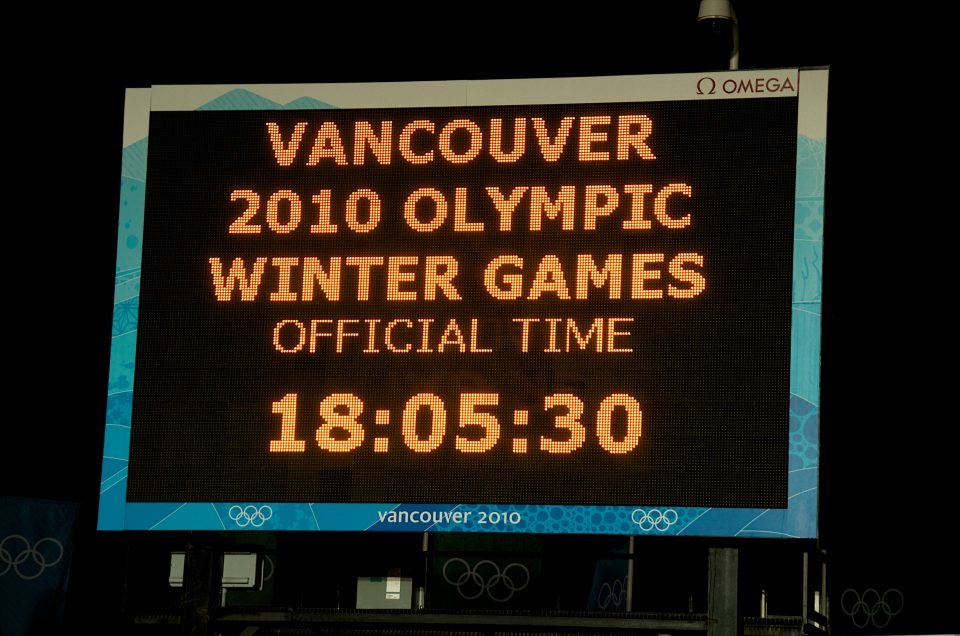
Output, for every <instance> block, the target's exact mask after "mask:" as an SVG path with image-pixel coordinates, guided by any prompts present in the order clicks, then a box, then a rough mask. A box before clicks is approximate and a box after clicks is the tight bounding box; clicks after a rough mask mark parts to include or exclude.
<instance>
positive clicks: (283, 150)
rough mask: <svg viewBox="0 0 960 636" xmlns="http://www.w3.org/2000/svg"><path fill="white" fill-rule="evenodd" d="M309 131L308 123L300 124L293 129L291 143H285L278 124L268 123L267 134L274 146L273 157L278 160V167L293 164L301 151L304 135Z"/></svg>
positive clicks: (302, 122)
mask: <svg viewBox="0 0 960 636" xmlns="http://www.w3.org/2000/svg"><path fill="white" fill-rule="evenodd" d="M306 130H307V122H305V121H301V122H298V123H297V125H296V126H294V127H293V133H291V135H290V141H288V142H286V143H284V142H283V136H282V135H281V134H280V126H279V125H278V124H277V123H276V122H272V121H268V122H267V134H269V135H270V145H271V146H273V156H274V157H275V158H276V160H277V165H278V166H289V165H291V164H292V163H293V160H294V158H295V157H296V156H297V151H298V150H299V149H300V140H301V139H303V133H304V132H305V131H306Z"/></svg>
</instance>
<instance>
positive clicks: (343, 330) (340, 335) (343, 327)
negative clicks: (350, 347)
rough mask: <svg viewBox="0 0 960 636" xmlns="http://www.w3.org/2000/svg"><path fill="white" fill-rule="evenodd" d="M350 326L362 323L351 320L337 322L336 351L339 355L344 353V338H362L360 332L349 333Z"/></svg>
mask: <svg viewBox="0 0 960 636" xmlns="http://www.w3.org/2000/svg"><path fill="white" fill-rule="evenodd" d="M350 324H355V325H359V324H360V321H359V320H350V319H348V320H338V321H337V345H336V351H337V353H343V339H344V338H359V337H360V332H359V331H358V332H357V333H353V332H350V331H347V325H350Z"/></svg>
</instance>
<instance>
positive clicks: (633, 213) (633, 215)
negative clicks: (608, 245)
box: [623, 184, 653, 230]
mask: <svg viewBox="0 0 960 636" xmlns="http://www.w3.org/2000/svg"><path fill="white" fill-rule="evenodd" d="M623 191H624V192H626V193H627V194H629V195H630V218H629V219H627V220H625V221H624V222H623V229H625V230H649V229H650V228H651V226H652V225H653V224H652V223H650V219H645V218H643V204H644V200H643V196H644V195H645V194H650V193H651V192H653V186H652V185H649V184H641V185H625V186H623Z"/></svg>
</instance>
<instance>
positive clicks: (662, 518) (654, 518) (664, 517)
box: [630, 508, 680, 532]
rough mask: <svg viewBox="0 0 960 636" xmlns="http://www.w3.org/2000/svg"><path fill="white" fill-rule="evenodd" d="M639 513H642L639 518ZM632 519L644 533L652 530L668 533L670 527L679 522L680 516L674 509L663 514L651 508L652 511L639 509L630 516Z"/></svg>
mask: <svg viewBox="0 0 960 636" xmlns="http://www.w3.org/2000/svg"><path fill="white" fill-rule="evenodd" d="M637 513H640V517H639V518H638V517H637ZM630 518H631V519H633V522H634V523H635V524H637V525H638V526H639V527H640V529H641V530H643V531H644V532H650V531H651V530H657V531H658V532H666V531H667V530H669V529H670V526H672V525H673V524H675V523H676V522H677V520H678V519H679V518H680V515H679V514H677V511H676V510H674V509H673V508H668V509H667V510H664V511H662V512H661V511H660V510H659V509H658V508H651V509H650V510H644V509H643V508H637V509H636V510H634V511H633V514H631V515H630Z"/></svg>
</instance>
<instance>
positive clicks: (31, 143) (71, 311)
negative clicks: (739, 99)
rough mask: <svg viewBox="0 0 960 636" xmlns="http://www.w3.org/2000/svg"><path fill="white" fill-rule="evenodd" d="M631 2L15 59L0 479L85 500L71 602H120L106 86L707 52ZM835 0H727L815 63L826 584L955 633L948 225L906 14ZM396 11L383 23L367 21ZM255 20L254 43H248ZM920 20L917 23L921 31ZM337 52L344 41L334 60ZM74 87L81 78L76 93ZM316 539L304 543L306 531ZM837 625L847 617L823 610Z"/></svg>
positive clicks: (73, 43)
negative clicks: (30, 61) (893, 603)
mask: <svg viewBox="0 0 960 636" xmlns="http://www.w3.org/2000/svg"><path fill="white" fill-rule="evenodd" d="M647 4H649V3H640V4H638V5H636V8H634V9H631V10H629V12H628V13H629V15H605V16H603V17H602V18H597V19H596V22H595V23H592V24H591V23H590V21H589V20H583V19H581V18H578V17H576V16H575V15H573V14H570V15H568V16H566V17H567V19H566V20H565V21H562V22H560V23H556V24H554V26H553V28H550V26H549V25H550V23H549V22H545V23H543V24H540V23H539V22H536V21H534V20H531V21H529V22H525V21H519V22H518V23H516V24H514V25H511V26H509V27H507V26H504V25H503V24H502V23H499V22H494V23H492V24H489V25H488V28H485V29H476V30H468V31H467V32H466V33H463V32H461V31H462V28H463V27H462V23H461V22H460V21H453V20H451V21H450V22H444V21H440V20H436V21H433V22H431V23H430V24H429V25H428V24H421V23H418V22H415V21H411V20H409V19H407V20H404V19H397V20H396V21H393V20H389V19H387V18H386V17H385V18H384V21H383V22H382V23H380V24H379V25H378V26H377V28H376V29H373V30H370V31H367V30H354V29H351V28H349V27H348V26H346V25H342V28H341V27H340V26H337V27H335V28H333V27H332V25H331V24H330V23H329V22H328V23H325V26H324V27H323V28H320V27H318V28H320V32H318V33H311V32H308V31H310V29H308V28H306V25H307V23H310V22H311V20H315V21H317V23H318V24H319V23H320V22H323V18H321V17H319V16H318V17H316V18H309V19H308V18H306V16H304V19H303V20H302V21H300V20H298V21H297V22H298V23H300V25H301V26H302V27H303V28H304V32H303V33H302V34H299V36H297V35H289V36H288V40H285V41H284V43H283V45H282V46H281V45H280V44H279V43H278V42H276V41H271V40H269V37H270V36H274V35H275V34H276V33H280V31H270V30H269V29H267V28H266V27H264V28H263V30H262V31H258V29H259V25H255V26H257V29H254V30H253V31H243V29H244V28H249V27H250V26H251V25H250V24H249V23H243V24H240V23H238V24H236V25H231V26H227V25H217V27H216V28H215V29H211V26H212V25H211V23H207V24H204V25H199V24H197V23H196V22H194V21H192V20H191V21H187V20H177V21H175V22H174V23H172V24H170V25H167V26H170V27H171V28H175V32H176V33H177V34H178V35H177V36H176V37H175V38H174V39H170V37H163V38H162V37H159V36H150V37H148V38H146V42H145V44H144V46H142V47H141V46H139V44H137V45H135V44H134V43H133V42H132V41H131V40H129V39H128V38H129V36H127V37H120V36H119V35H114V34H106V33H104V34H101V37H106V38H107V41H109V40H110V39H111V38H112V43H111V44H110V45H108V46H107V48H106V49H105V52H103V53H91V52H88V51H89V48H88V47H89V46H90V45H89V36H90V34H89V33H87V34H84V37H82V38H81V37H78V35H79V34H76V33H74V34H72V35H70V36H67V37H64V38H63V39H62V40H59V43H60V44H63V45H64V48H63V53H64V54H63V56H62V58H61V60H60V64H59V66H58V67H57V68H55V69H51V68H42V69H41V68H31V67H22V68H20V69H19V70H18V71H17V72H16V76H15V78H14V79H13V80H11V82H10V83H9V85H8V88H10V90H8V92H7V95H6V100H5V101H6V107H5V112H6V122H5V124H6V125H5V126H4V135H5V137H6V143H5V144H4V148H5V150H6V153H5V154H6V159H7V165H8V166H11V167H8V168H7V170H6V174H7V176H8V179H7V180H6V181H5V184H4V185H5V187H4V188H3V192H4V194H5V195H6V196H7V197H8V199H7V201H8V203H7V205H6V206H5V208H6V209H5V214H4V218H5V219H6V220H7V222H8V223H10V221H12V225H8V229H7V231H6V232H5V234H4V236H5V240H6V245H7V251H6V254H5V256H6V257H5V259H4V261H5V267H6V272H7V275H6V277H5V280H6V285H7V288H6V289H7V292H6V293H7V301H6V303H5V312H4V314H5V317H4V324H5V325H6V333H7V337H6V343H5V346H6V349H7V351H8V354H7V356H6V360H7V377H8V378H9V380H8V382H9V384H8V387H9V390H8V391H7V395H8V399H9V400H10V401H11V405H10V408H9V409H8V412H9V414H10V417H9V418H8V422H7V423H6V425H5V426H4V433H3V435H2V436H0V439H2V440H3V442H2V448H3V449H4V450H5V451H6V452H5V453H4V456H5V458H6V459H5V461H4V462H3V478H2V481H0V484H2V486H0V492H2V493H4V494H8V495H14V496H22V497H37V498H47V499H59V500H67V501H78V502H81V503H82V509H81V510H82V512H81V529H80V533H79V536H78V538H77V554H76V556H75V561H74V568H73V573H72V583H71V585H72V588H73V590H74V592H72V593H71V597H70V601H69V603H70V604H69V606H68V615H69V616H70V617H71V620H72V621H75V622H78V623H84V622H85V621H86V618H87V617H90V616H95V615H98V614H99V615H101V616H103V615H110V614H111V612H116V611H117V610H116V608H117V606H118V601H116V599H118V598H119V597H121V596H122V592H120V588H121V587H122V585H123V584H122V580H118V579H122V572H123V568H122V563H123V562H124V560H125V559H126V558H127V555H128V554H129V549H128V547H127V546H126V544H125V542H124V540H123V538H118V537H116V536H114V535H106V536H104V535H101V534H97V533H96V532H95V531H94V528H95V525H96V505H97V496H98V495H97V493H98V485H99V477H100V455H101V452H102V446H101V445H102V436H103V421H104V416H105V400H104V395H105V392H106V383H107V368H108V360H109V346H110V334H111V319H112V315H111V311H112V304H113V298H112V293H113V271H114V266H115V263H114V258H115V250H116V247H115V244H116V236H117V229H116V223H117V216H116V215H117V208H118V187H117V184H118V177H119V173H120V156H121V131H122V116H123V89H124V87H125V86H148V85H150V84H181V83H208V84H212V83H258V82H271V83H273V82H278V83H279V82H345V81H350V82H357V81H393V80H441V79H494V78H521V77H543V76H556V77H560V76H570V75H618V74H645V73H666V72H686V71H697V70H703V64H702V62H701V60H702V59H703V55H704V54H703V52H702V51H701V50H700V49H699V48H698V46H697V45H696V43H697V32H696V22H695V19H696V7H697V3H696V2H691V1H689V0H685V1H684V2H668V3H667V2H665V3H661V4H664V5H669V6H668V7H664V8H661V9H656V10H651V9H648V8H647V6H646V5H647ZM783 4H787V5H789V6H786V7H785V6H780V5H783ZM837 4H838V3H829V2H826V1H825V0H816V1H814V2H807V3H776V2H756V3H749V4H748V3H743V6H740V4H738V12H739V14H740V15H739V17H740V23H741V32H742V36H741V37H742V47H741V48H742V52H741V56H740V67H741V69H749V68H776V67H789V66H830V68H831V75H830V98H829V119H828V146H827V147H828V151H827V152H828V154H827V161H828V163H827V195H826V228H825V241H824V243H825V257H824V261H825V265H824V299H823V312H824V313H823V321H824V322H823V357H822V362H823V367H822V405H821V406H822V411H821V438H822V439H821V466H822V470H821V495H820V496H821V499H820V523H821V540H820V544H821V547H823V548H824V549H825V550H826V551H827V553H828V556H829V558H830V559H831V563H832V566H831V567H832V577H833V578H832V582H831V585H832V586H833V587H832V589H833V590H834V592H837V590H842V589H844V588H847V587H851V588H857V589H864V588H868V587H874V588H877V589H881V588H882V589H887V588H890V587H896V588H898V589H900V590H901V591H902V592H903V595H904V597H905V598H906V599H907V603H906V605H905V609H904V612H903V615H902V617H900V618H899V619H898V620H900V621H901V622H899V623H894V624H892V625H891V626H890V627H889V628H888V631H889V630H893V632H894V633H923V632H925V631H926V632H929V631H947V630H956V627H955V624H954V626H953V627H950V626H949V620H948V619H947V618H946V615H947V613H948V609H947V608H952V607H953V604H954V603H955V599H956V598H957V594H956V592H957V582H956V579H955V576H951V574H950V572H949V570H955V569H956V564H957V563H958V562H960V553H958V549H957V547H956V541H955V536H954V535H955V534H956V532H955V529H954V530H953V531H951V530H950V526H952V525H953V522H952V521H950V520H949V518H948V517H947V516H946V515H947V514H949V513H951V512H952V510H951V509H952V507H953V504H954V502H955V501H956V498H957V497H956V490H957V482H958V480H957V471H956V460H955V455H956V449H957V446H956V444H955V443H954V442H955V441H956V439H957V435H956V432H955V430H954V429H955V428H956V425H955V422H954V419H953V418H952V417H951V416H950V415H949V414H950V413H951V412H952V408H951V407H952V405H951V404H950V402H951V401H952V399H953V397H954V394H955V390H951V389H953V387H952V386H950V385H952V384H953V382H952V380H953V376H955V373H953V372H952V371H951V367H952V366H953V360H952V358H953V355H954V354H953V352H952V351H950V349H949V343H951V342H953V341H954V340H955V338H953V337H951V336H949V334H948V332H946V328H947V327H948V326H949V327H951V328H954V327H955V321H953V320H950V319H949V318H948V317H947V315H948V314H949V310H948V309H947V308H946V307H947V303H948V302H949V301H950V300H951V297H952V294H951V291H952V285H951V284H950V278H949V277H950V275H952V273H953V269H954V268H953V266H952V263H951V262H950V261H949V260H948V258H947V256H946V254H950V255H952V254H953V252H954V250H951V251H949V252H947V251H946V247H945V243H946V241H945V238H946V237H945V236H944V235H945V234H946V233H948V229H947V225H946V223H945V219H947V218H949V216H950V212H951V208H952V207H955V204H953V203H952V198H951V197H949V194H948V192H949V187H950V185H952V184H951V182H950V181H941V180H938V179H933V180H931V176H930V174H929V172H930V171H929V170H928V168H929V166H930V165H931V163H932V162H933V158H932V156H929V155H928V154H927V153H928V151H929V148H928V147H927V146H926V145H925V143H926V142H925V140H926V139H927V137H925V136H924V135H925V134H926V133H924V134H919V133H915V132H913V128H912V123H913V122H914V121H917V120H920V121H923V120H927V121H930V120H935V117H934V116H933V115H932V114H931V113H928V112H926V109H927V108H928V105H927V104H925V103H919V101H918V98H915V97H913V96H911V94H910V93H909V91H907V90H906V87H907V85H908V84H909V83H910V81H908V79H907V78H913V80H911V81H914V80H916V73H915V70H916V69H917V68H920V67H921V66H922V64H921V62H923V60H916V62H917V63H916V64H914V63H913V62H909V61H906V60H905V59H904V58H903V57H902V56H901V55H900V53H901V52H902V51H903V48H904V46H905V43H904V42H903V41H902V40H900V39H898V38H896V37H894V36H892V35H890V33H891V31H892V30H893V31H896V32H902V31H908V32H911V33H916V32H917V30H918V29H919V25H915V24H912V21H911V20H909V19H907V20H905V21H904V22H903V23H902V24H899V25H897V28H896V29H893V28H892V26H891V25H888V24H887V23H886V21H885V20H886V18H884V17H882V16H877V17H873V18H866V19H863V20H860V19H852V18H848V19H844V18H841V15H840V9H839V8H838V7H837ZM357 14H358V16H359V12H357ZM502 17H503V19H504V20H505V19H506V14H505V15H503V16H502ZM511 17H512V15H511ZM344 19H345V18H344ZM391 28H394V29H396V30H398V31H402V32H403V34H402V36H399V35H398V36H397V37H383V38H380V39H376V40H374V39H370V40H363V37H364V34H366V35H369V36H371V37H372V35H373V34H374V33H375V32H377V33H379V32H381V31H382V32H384V33H386V32H388V31H389V30H390V29H391ZM151 31H152V32H159V31H161V29H159V28H158V29H156V30H154V29H151ZM241 32H243V33H246V34H245V35H243V36H242V37H241V35H240V33H241ZM211 33H212V34H213V35H211ZM337 33H342V34H341V35H337ZM348 33H349V34H351V35H356V37H359V38H361V40H360V41H359V43H358V41H357V40H351V39H350V38H349V37H348V36H347V34H348ZM321 35H322V36H323V37H321ZM248 36H249V37H250V38H253V40H247V39H246V38H248ZM278 37H279V36H278ZM257 38H260V42H261V44H262V46H251V42H256V41H257ZM916 39H917V40H918V42H915V43H912V44H914V45H919V41H920V40H922V39H923V38H916ZM458 42H460V44H456V43H458ZM67 43H69V46H67ZM354 52H359V53H360V55H358V56H357V57H356V58H352V57H351V56H352V55H353V54H354ZM914 83H915V84H919V83H922V82H919V81H915V82H914ZM928 93H929V92H928ZM928 93H925V94H928ZM71 94H74V95H80V96H82V99H80V100H79V101H80V103H75V101H74V100H73V99H70V98H68V97H67V96H68V95H71ZM15 96H16V97H15ZM945 134H946V133H944V136H945ZM167 539H169V537H164V538H162V539H158V541H166V540H167ZM311 540H313V541H316V542H318V544H317V545H320V544H321V543H322V542H323V541H324V537H323V536H318V537H313V538H311ZM385 540H386V539H385ZM798 576H799V575H798ZM837 598H839V595H838V596H837ZM835 611H836V610H835ZM836 615H837V616H840V615H841V614H840V612H836ZM88 624H89V623H88ZM836 627H837V630H838V631H839V632H843V633H859V632H857V630H855V629H854V628H852V627H851V626H850V625H849V624H844V623H842V622H837V625H836Z"/></svg>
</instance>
